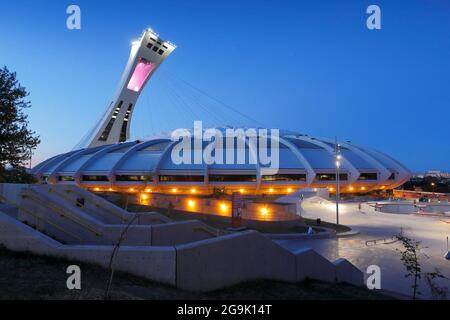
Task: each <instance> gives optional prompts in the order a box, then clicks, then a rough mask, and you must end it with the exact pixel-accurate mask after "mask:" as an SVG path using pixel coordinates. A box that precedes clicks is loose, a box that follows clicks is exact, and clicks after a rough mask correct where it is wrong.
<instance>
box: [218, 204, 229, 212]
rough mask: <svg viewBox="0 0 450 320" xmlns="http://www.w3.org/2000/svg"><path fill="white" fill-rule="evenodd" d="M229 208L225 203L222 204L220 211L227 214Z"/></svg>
mask: <svg viewBox="0 0 450 320" xmlns="http://www.w3.org/2000/svg"><path fill="white" fill-rule="evenodd" d="M227 209H228V206H227V205H226V204H225V203H223V202H222V203H221V204H220V211H222V212H227Z"/></svg>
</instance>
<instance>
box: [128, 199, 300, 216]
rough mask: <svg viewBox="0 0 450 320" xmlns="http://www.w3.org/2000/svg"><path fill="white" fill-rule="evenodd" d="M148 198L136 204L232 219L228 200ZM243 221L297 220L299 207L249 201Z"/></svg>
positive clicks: (245, 207)
mask: <svg viewBox="0 0 450 320" xmlns="http://www.w3.org/2000/svg"><path fill="white" fill-rule="evenodd" d="M146 196H147V197H148V198H147V199H146V200H143V199H141V198H139V195H138V196H137V197H138V199H137V200H136V202H137V203H140V204H143V205H149V206H154V207H157V208H167V207H168V206H169V203H170V204H171V205H172V206H173V207H172V208H173V209H175V210H180V211H187V212H192V213H203V214H210V215H215V216H222V217H231V207H232V204H231V201H230V200H228V199H215V198H211V197H208V198H205V197H196V196H188V195H171V194H158V193H152V194H147V195H146ZM244 199H245V197H244ZM262 208H265V210H264V211H263V210H262ZM242 219H247V220H260V221H290V220H296V219H298V215H297V207H296V205H295V204H291V203H275V202H272V201H269V200H267V201H266V202H264V203H263V202H259V201H258V202H254V201H250V200H247V201H245V206H244V208H243V210H242Z"/></svg>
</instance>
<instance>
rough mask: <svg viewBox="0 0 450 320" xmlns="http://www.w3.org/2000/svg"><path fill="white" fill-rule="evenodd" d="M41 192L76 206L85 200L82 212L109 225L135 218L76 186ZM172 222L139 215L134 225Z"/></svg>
mask: <svg viewBox="0 0 450 320" xmlns="http://www.w3.org/2000/svg"><path fill="white" fill-rule="evenodd" d="M34 188H39V190H42V191H46V192H47V193H49V194H55V195H56V196H58V197H59V198H60V199H61V200H63V201H65V202H67V204H69V205H72V206H74V205H75V203H76V201H77V199H78V198H83V199H84V200H85V204H84V206H83V207H82V208H81V210H83V211H85V212H87V213H89V214H90V215H94V216H96V217H97V218H99V219H100V220H102V221H103V222H105V223H108V224H123V223H128V222H129V221H131V220H132V219H133V218H134V215H135V214H134V213H130V212H128V211H126V210H124V209H122V208H120V207H118V206H116V205H114V204H113V203H111V202H109V201H107V200H105V199H103V198H102V197H99V196H97V195H95V194H94V193H92V192H89V191H87V190H84V189H82V188H80V187H78V186H76V185H42V186H35V187H34ZM166 222H170V219H169V218H167V217H166V216H163V215H161V214H158V213H156V212H155V213H151V214H150V213H147V212H145V213H138V219H136V220H135V221H134V222H133V224H142V225H144V224H157V223H166Z"/></svg>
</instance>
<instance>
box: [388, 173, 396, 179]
mask: <svg viewBox="0 0 450 320" xmlns="http://www.w3.org/2000/svg"><path fill="white" fill-rule="evenodd" d="M388 180H395V173H393V172H392V173H391V175H390V176H389V178H388Z"/></svg>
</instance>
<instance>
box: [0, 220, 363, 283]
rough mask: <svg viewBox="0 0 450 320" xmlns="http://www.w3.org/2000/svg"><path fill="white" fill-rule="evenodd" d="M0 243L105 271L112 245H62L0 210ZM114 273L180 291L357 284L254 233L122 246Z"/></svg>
mask: <svg viewBox="0 0 450 320" xmlns="http://www.w3.org/2000/svg"><path fill="white" fill-rule="evenodd" d="M0 243H1V244H3V245H4V246H6V247H7V248H8V249H10V250H14V251H30V252H33V253H36V254H41V255H51V256H57V257H65V258H69V259H74V260H78V261H83V262H90V263H96V264H99V265H101V266H103V267H107V266H108V264H109V259H110V256H111V252H112V250H113V246H108V245H104V246H96V245H82V246H80V245H62V244H60V243H59V242H57V241H55V240H52V239H50V238H49V237H47V236H45V235H43V234H42V233H40V232H38V231H36V230H34V229H32V228H30V227H28V226H26V225H24V224H22V223H20V222H19V221H17V220H15V219H13V218H11V217H9V216H8V215H6V214H4V213H2V212H0ZM115 267H116V270H121V271H125V272H129V273H132V274H135V275H137V276H142V277H145V278H147V279H150V280H154V281H159V282H163V283H167V284H172V285H176V286H177V287H179V288H181V289H185V290H192V291H209V290H215V289H220V288H223V287H228V286H231V285H234V284H237V283H239V282H244V281H249V280H256V279H273V280H280V281H287V282H298V281H301V280H304V279H306V278H311V279H318V280H322V281H328V282H335V281H345V282H350V283H353V284H355V285H362V281H360V280H361V279H360V278H361V277H360V275H361V272H360V271H359V270H357V269H356V268H354V267H352V266H351V264H349V263H348V264H347V263H344V262H338V263H336V264H333V263H331V262H329V261H328V260H327V259H325V258H323V257H322V256H320V255H319V254H317V253H316V252H315V251H313V250H310V249H306V250H302V251H300V252H297V253H295V254H294V253H292V252H290V251H288V250H286V249H284V248H282V247H280V246H279V245H277V244H276V243H274V242H272V241H271V240H269V239H268V238H266V237H265V236H263V235H262V234H260V233H258V232H256V231H247V232H243V233H235V234H231V235H226V236H221V237H217V238H213V239H208V240H202V241H197V242H193V243H189V244H184V245H177V246H175V247H173V246H165V247H149V246H139V247H136V246H122V247H121V248H120V250H119V253H118V255H117V257H116V260H115Z"/></svg>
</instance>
